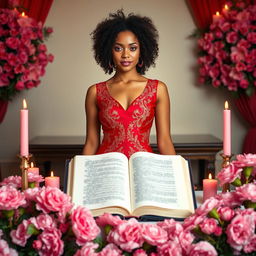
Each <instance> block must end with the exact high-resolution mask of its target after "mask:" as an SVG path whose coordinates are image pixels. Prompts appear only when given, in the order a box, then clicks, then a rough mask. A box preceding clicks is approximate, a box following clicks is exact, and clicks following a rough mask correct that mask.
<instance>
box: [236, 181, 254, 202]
mask: <svg viewBox="0 0 256 256" xmlns="http://www.w3.org/2000/svg"><path fill="white" fill-rule="evenodd" d="M236 195H237V197H238V198H239V199H240V200H241V202H243V201H246V200H249V201H252V202H254V203H255V202H256V184H253V183H248V184H244V185H243V186H241V187H238V188H236Z"/></svg>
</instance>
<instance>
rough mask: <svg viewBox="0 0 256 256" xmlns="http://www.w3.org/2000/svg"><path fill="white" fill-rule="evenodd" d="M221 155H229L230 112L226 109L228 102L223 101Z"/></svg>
mask: <svg viewBox="0 0 256 256" xmlns="http://www.w3.org/2000/svg"><path fill="white" fill-rule="evenodd" d="M223 154H224V155H225V156H230V155H231V111H230V109H229V108H228V102H227V101H225V109H224V110H223Z"/></svg>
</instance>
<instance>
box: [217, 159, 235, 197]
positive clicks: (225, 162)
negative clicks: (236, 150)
mask: <svg viewBox="0 0 256 256" xmlns="http://www.w3.org/2000/svg"><path fill="white" fill-rule="evenodd" d="M220 155H221V157H222V168H225V167H227V166H228V165H229V164H230V160H231V158H232V156H233V155H232V154H231V155H229V156H227V155H224V154H220ZM229 190H230V185H229V184H228V183H226V184H224V185H223V187H222V192H227V191H229Z"/></svg>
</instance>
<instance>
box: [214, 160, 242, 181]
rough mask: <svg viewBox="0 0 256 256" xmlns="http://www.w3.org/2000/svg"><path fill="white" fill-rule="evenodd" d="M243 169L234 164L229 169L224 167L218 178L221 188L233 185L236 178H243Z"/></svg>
mask: <svg viewBox="0 0 256 256" xmlns="http://www.w3.org/2000/svg"><path fill="white" fill-rule="evenodd" d="M242 171H243V169H242V168H238V167H237V166H236V165H234V163H233V162H232V163H230V164H229V165H228V166H227V167H224V168H223V169H222V170H221V171H220V172H219V173H218V174H217V178H218V180H219V181H220V186H223V185H224V184H226V183H232V182H233V181H234V180H235V179H236V178H240V177H241V172H242Z"/></svg>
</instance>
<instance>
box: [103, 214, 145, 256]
mask: <svg viewBox="0 0 256 256" xmlns="http://www.w3.org/2000/svg"><path fill="white" fill-rule="evenodd" d="M107 240H108V241H109V242H111V243H114V244H116V245H117V246H120V247H121V249H123V250H125V251H128V252H131V251H132V250H134V249H137V248H139V247H141V246H142V244H143V238H142V234H141V226H140V224H139V223H138V221H137V220H136V219H134V218H131V219H129V220H128V221H126V222H123V223H121V224H120V225H118V226H117V227H116V228H115V229H114V230H111V231H110V233H109V235H108V237H107Z"/></svg>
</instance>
